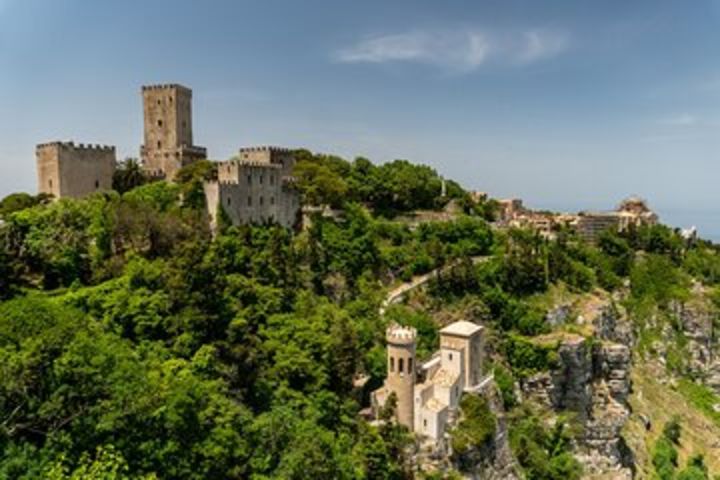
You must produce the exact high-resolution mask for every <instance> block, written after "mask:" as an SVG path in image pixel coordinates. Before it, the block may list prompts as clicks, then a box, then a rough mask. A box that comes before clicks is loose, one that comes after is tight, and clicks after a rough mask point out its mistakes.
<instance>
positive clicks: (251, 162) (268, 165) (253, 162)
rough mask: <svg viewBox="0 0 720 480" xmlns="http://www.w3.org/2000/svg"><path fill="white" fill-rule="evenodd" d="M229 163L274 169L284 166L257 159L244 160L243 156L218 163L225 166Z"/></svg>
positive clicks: (219, 165)
mask: <svg viewBox="0 0 720 480" xmlns="http://www.w3.org/2000/svg"><path fill="white" fill-rule="evenodd" d="M227 165H233V166H239V167H259V168H272V169H274V170H280V169H281V168H282V166H280V165H278V164H277V163H267V162H259V161H256V160H244V159H242V158H240V159H231V160H227V161H225V162H219V163H218V167H223V166H227Z"/></svg>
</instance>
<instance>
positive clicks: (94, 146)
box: [36, 140, 115, 152]
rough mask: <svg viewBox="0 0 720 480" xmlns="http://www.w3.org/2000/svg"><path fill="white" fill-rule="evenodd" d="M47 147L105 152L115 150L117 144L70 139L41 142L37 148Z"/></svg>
mask: <svg viewBox="0 0 720 480" xmlns="http://www.w3.org/2000/svg"><path fill="white" fill-rule="evenodd" d="M47 148H64V149H68V150H75V151H79V150H86V151H103V152H114V151H115V146H114V145H100V144H92V143H88V144H85V143H78V144H75V142H73V141H72V140H71V141H68V142H62V141H55V142H46V143H39V144H38V145H37V146H36V149H37V150H44V149H47Z"/></svg>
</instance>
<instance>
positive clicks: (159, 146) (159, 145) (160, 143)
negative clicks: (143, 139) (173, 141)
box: [158, 140, 162, 148]
mask: <svg viewBox="0 0 720 480" xmlns="http://www.w3.org/2000/svg"><path fill="white" fill-rule="evenodd" d="M158 148H162V142H161V141H160V140H158Z"/></svg>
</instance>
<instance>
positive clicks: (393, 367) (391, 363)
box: [390, 357, 395, 372]
mask: <svg viewBox="0 0 720 480" xmlns="http://www.w3.org/2000/svg"><path fill="white" fill-rule="evenodd" d="M390 371H391V372H394V371H395V357H390Z"/></svg>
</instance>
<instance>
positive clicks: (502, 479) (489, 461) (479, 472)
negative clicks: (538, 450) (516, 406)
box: [454, 381, 522, 480]
mask: <svg viewBox="0 0 720 480" xmlns="http://www.w3.org/2000/svg"><path fill="white" fill-rule="evenodd" d="M482 395H483V396H484V397H485V398H486V399H487V400H488V402H489V404H490V409H491V410H492V412H493V414H494V415H495V418H496V420H497V427H496V429H495V438H494V440H493V441H492V442H491V443H490V444H489V445H488V446H487V447H486V448H484V449H482V450H473V451H470V452H468V453H466V454H464V455H462V456H461V457H455V458H454V466H455V468H456V469H457V470H459V471H461V472H463V476H464V477H465V478H467V479H470V480H519V479H520V478H522V477H521V476H520V473H519V469H518V465H517V462H516V460H515V457H514V456H513V453H512V450H510V442H509V434H508V425H507V420H506V418H505V410H504V408H503V403H502V398H501V396H500V392H499V391H498V388H497V385H496V384H495V382H494V381H493V382H490V383H489V384H488V386H487V387H486V388H485V389H484V390H483V392H482Z"/></svg>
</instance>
